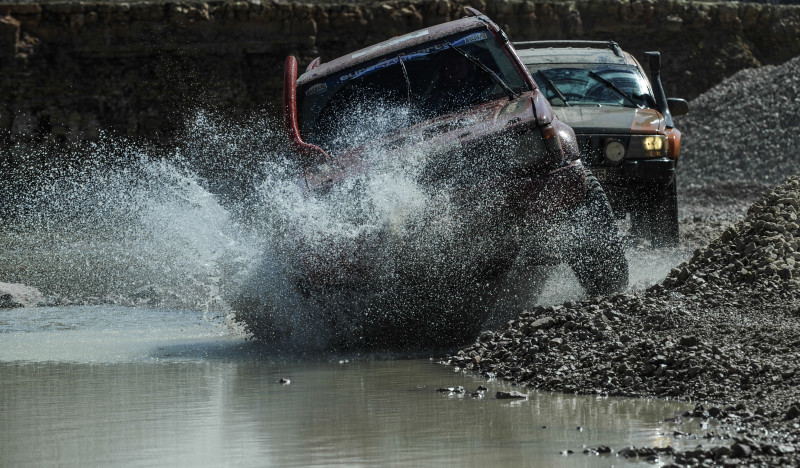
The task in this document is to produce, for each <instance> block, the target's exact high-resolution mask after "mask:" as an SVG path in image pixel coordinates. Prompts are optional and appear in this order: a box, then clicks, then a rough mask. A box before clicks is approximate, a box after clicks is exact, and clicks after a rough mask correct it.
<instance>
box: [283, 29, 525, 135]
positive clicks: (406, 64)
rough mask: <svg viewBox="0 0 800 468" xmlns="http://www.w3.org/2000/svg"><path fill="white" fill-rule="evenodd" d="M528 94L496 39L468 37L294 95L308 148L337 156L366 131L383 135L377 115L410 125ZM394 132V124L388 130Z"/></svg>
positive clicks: (426, 46)
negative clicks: (394, 116)
mask: <svg viewBox="0 0 800 468" xmlns="http://www.w3.org/2000/svg"><path fill="white" fill-rule="evenodd" d="M527 88H528V85H527V84H526V82H525V80H524V79H523V77H522V76H521V75H520V73H519V71H518V70H517V69H516V68H515V67H514V64H513V62H512V61H511V60H510V58H509V57H508V55H507V52H506V50H505V49H504V48H503V47H502V46H501V45H499V44H498V43H497V41H496V40H495V38H494V36H493V35H492V34H490V33H489V32H488V31H478V32H475V31H473V32H471V33H467V34H461V35H458V36H453V37H449V38H446V39H444V40H442V41H438V42H431V43H427V44H423V45H419V46H417V47H416V48H409V49H406V50H403V51H400V52H399V53H394V54H392V55H389V56H384V57H381V58H380V59H377V60H373V61H371V62H366V63H363V64H359V66H358V67H357V68H355V69H347V70H343V71H341V72H339V73H337V74H333V75H328V76H325V77H323V78H322V79H320V80H316V81H313V82H310V83H308V84H306V85H304V86H303V87H302V88H299V89H298V93H297V99H298V114H299V119H300V131H301V133H302V134H303V138H304V139H306V140H307V141H308V142H310V143H314V144H317V145H320V146H322V147H325V148H328V149H334V150H335V149H336V147H340V146H352V145H353V144H358V143H359V142H358V141H357V140H358V138H357V134H363V133H364V132H363V129H364V128H368V129H369V130H370V132H369V133H370V135H369V136H368V138H374V137H375V136H376V135H375V132H376V131H377V132H380V131H381V130H380V129H379V128H376V127H379V125H376V122H377V120H376V117H375V116H376V115H377V114H376V113H379V114H381V115H384V116H385V115H386V114H387V113H395V114H396V113H397V112H400V114H401V115H402V116H405V117H406V118H407V123H408V124H410V123H413V122H414V121H416V120H419V119H422V118H431V117H436V116H439V115H445V114H448V113H451V112H455V111H457V110H459V109H463V108H466V107H469V106H471V105H475V104H477V103H481V102H487V101H490V100H494V99H499V98H502V97H507V96H509V95H510V94H511V93H520V92H522V91H524V90H526V89H527ZM396 129H397V125H396V122H395V124H394V125H393V126H392V125H389V126H387V128H386V131H387V132H388V131H392V130H396ZM340 136H341V138H339V137H340ZM365 138H367V137H365ZM337 140H338V143H339V144H337Z"/></svg>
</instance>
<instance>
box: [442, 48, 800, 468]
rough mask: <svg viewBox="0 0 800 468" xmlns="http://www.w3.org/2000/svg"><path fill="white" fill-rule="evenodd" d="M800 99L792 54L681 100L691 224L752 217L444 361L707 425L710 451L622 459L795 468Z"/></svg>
mask: <svg viewBox="0 0 800 468" xmlns="http://www.w3.org/2000/svg"><path fill="white" fill-rule="evenodd" d="M798 90H800V58H797V59H794V60H792V61H790V62H787V63H786V64H784V65H782V66H780V67H763V68H761V69H758V70H745V71H742V72H740V73H738V74H736V75H734V76H733V77H732V78H731V79H729V80H727V81H726V82H724V83H722V84H720V85H719V86H717V87H715V88H714V89H712V90H710V91H709V92H707V93H706V94H704V95H703V96H700V97H699V98H698V99H697V100H696V101H693V102H692V103H691V110H692V114H690V116H687V118H685V119H682V120H681V121H680V122H679V124H680V125H681V128H686V132H685V134H686V139H687V140H686V141H687V144H686V146H685V152H684V158H683V161H682V163H681V168H680V171H681V177H682V180H681V184H682V186H681V187H680V190H681V192H682V197H683V200H684V201H685V202H686V203H687V205H690V206H691V204H692V203H695V204H696V206H697V207H705V208H700V210H703V209H705V210H707V211H705V212H701V214H703V216H702V217H698V216H697V212H695V213H694V215H695V219H694V220H693V222H694V223H696V224H697V223H699V224H701V225H702V224H703V223H708V222H711V221H710V220H712V219H714V216H713V213H714V212H715V211H719V210H728V212H729V213H733V212H736V210H740V211H738V213H743V212H744V210H745V209H746V208H747V206H749V209H747V213H746V215H745V216H744V218H743V219H739V218H741V214H739V215H738V218H737V219H739V220H738V221H737V222H735V223H733V224H731V225H729V226H728V227H727V228H725V229H724V230H722V231H721V234H719V235H718V236H716V237H715V238H714V239H713V240H712V241H711V242H710V243H708V244H707V245H705V246H704V247H702V248H700V249H697V250H696V251H695V252H694V255H693V256H692V257H691V258H690V259H689V260H687V261H686V262H684V263H682V264H681V265H679V266H678V267H676V268H674V269H673V270H672V271H671V272H670V273H669V274H668V275H667V277H666V279H665V280H664V281H662V282H661V283H660V284H657V285H654V286H652V287H650V288H648V289H647V290H645V291H641V292H638V293H635V294H620V295H616V296H610V297H596V298H589V299H586V300H583V301H580V302H566V303H564V304H561V305H556V306H549V307H536V308H533V309H531V310H529V311H526V312H524V313H523V314H522V315H521V316H520V317H518V318H517V319H516V320H512V321H510V322H509V323H508V327H507V328H506V329H505V330H502V331H486V332H484V333H482V334H481V336H480V337H479V338H478V339H477V340H476V341H475V343H474V344H472V345H471V346H468V347H466V348H464V349H462V350H461V351H459V352H458V353H457V354H455V355H453V356H451V357H450V358H449V359H448V362H449V363H450V364H451V365H453V366H456V367H459V368H461V369H464V370H465V371H468V372H476V373H480V374H483V375H485V376H489V377H497V378H504V379H508V380H510V381H513V382H516V383H518V384H519V385H520V386H522V387H529V388H535V389H542V390H553V391H561V392H577V393H584V394H601V395H616V396H634V397H662V398H676V399H683V400H691V401H695V402H700V403H699V404H697V406H696V408H695V409H694V411H690V412H687V413H686V414H684V415H683V417H684V418H697V419H700V420H705V419H709V418H713V419H715V420H716V421H717V425H711V426H710V427H712V428H713V429H707V430H706V431H705V433H704V434H697V435H698V436H701V437H705V438H707V439H711V440H709V441H708V442H707V443H706V446H703V445H700V446H698V448H697V449H695V450H688V451H683V452H680V451H675V450H672V449H671V448H670V449H668V450H662V451H660V452H658V451H657V452H656V453H654V452H653V449H652V448H638V449H637V448H620V447H617V448H615V451H616V453H617V455H618V456H620V457H626V458H629V457H638V459H640V460H652V459H653V457H662V458H665V457H666V458H667V459H669V460H670V462H671V463H674V464H676V465H677V466H742V465H746V466H800V367H798V363H800V220H798V217H799V216H800V176H794V177H789V178H788V179H787V177H788V176H791V175H793V174H798V173H800V157H798V156H797V154H796V151H797V148H798V147H800V137H798V129H800V94H798ZM709 116H717V117H720V116H722V117H724V120H722V119H720V118H717V120H715V121H714V122H717V123H713V124H710V122H711V120H712V119H710V117H709ZM700 135H702V136H703V137H704V138H703V139H700V138H699V136H700ZM778 181H779V182H781V183H782V184H781V185H779V186H777V187H774V188H772V189H771V190H768V191H767V192H766V193H764V189H765V188H766V187H770V186H774V185H775V184H776V183H777V182H778ZM756 194H759V195H756ZM743 199H744V200H747V205H744V206H743V207H742V206H741V203H742V200H743ZM753 200H757V201H756V202H755V203H752V201H753ZM737 203H738V204H737ZM750 203H752V205H750ZM706 215H708V216H706ZM701 218H702V219H701ZM684 221H685V220H684ZM726 224H727V223H726ZM683 226H684V227H685V226H686V224H685V223H684V224H683ZM717 229H718V228H717ZM711 231H712V232H713V231H714V229H712V230H711ZM716 232H720V231H719V230H717V231H716ZM684 241H685V239H684ZM574 456H577V455H574Z"/></svg>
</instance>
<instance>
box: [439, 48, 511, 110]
mask: <svg viewBox="0 0 800 468" xmlns="http://www.w3.org/2000/svg"><path fill="white" fill-rule="evenodd" d="M447 45H449V46H450V47H451V48H452V49H454V50H455V51H456V52H458V53H459V54H461V55H463V56H464V58H466V59H467V60H469V61H470V62H472V63H474V64H475V66H476V67H478V68H480V69H481V70H482V71H483V72H484V73H486V74H487V75H489V78H491V79H492V81H494V82H495V83H497V84H498V85H500V87H501V88H503V90H504V91H505V92H506V94H508V97H509V99H514V98H516V97H517V96H519V94H518V93H516V92H514V90H513V89H511V87H510V86H508V85H507V84H506V82H505V81H503V79H502V78H500V77H499V76H497V73H495V72H493V71H492V70H491V69H490V68H489V67H487V66H486V65H484V64H483V63H482V62H481V61H479V60H478V59H476V58H475V57H473V56H471V55H469V54H468V53H466V52H465V51H463V50H461V49H459V48H458V47H456V46H454V45H453V44H447Z"/></svg>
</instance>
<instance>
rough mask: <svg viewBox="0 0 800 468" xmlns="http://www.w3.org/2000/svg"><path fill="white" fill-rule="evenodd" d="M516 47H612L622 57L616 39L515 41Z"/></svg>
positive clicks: (615, 53)
mask: <svg viewBox="0 0 800 468" xmlns="http://www.w3.org/2000/svg"><path fill="white" fill-rule="evenodd" d="M514 47H516V48H518V49H535V48H537V47H542V48H543V47H593V48H597V49H611V51H612V52H614V55H616V56H617V57H622V48H621V47H620V46H619V44H617V43H616V42H614V41H574V40H556V41H523V42H514Z"/></svg>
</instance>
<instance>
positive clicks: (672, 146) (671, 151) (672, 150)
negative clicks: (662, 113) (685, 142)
mask: <svg viewBox="0 0 800 468" xmlns="http://www.w3.org/2000/svg"><path fill="white" fill-rule="evenodd" d="M666 133H667V157H668V158H670V159H674V160H675V161H677V160H678V156H679V155H680V152H681V132H680V130H678V129H677V128H674V127H673V128H670V129H668V130H667V132H666Z"/></svg>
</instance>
